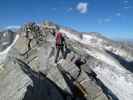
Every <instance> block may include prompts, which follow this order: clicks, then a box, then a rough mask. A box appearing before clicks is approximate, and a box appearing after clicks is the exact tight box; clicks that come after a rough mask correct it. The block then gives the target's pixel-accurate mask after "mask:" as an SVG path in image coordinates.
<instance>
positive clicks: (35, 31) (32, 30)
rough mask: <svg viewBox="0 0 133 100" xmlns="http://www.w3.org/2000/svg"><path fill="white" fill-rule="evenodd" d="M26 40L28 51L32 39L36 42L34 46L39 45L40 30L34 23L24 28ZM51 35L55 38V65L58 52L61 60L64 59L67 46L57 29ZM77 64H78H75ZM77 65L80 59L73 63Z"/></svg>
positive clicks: (62, 35)
mask: <svg viewBox="0 0 133 100" xmlns="http://www.w3.org/2000/svg"><path fill="white" fill-rule="evenodd" d="M25 31H26V35H25V36H26V38H28V40H29V42H28V50H30V49H31V41H32V40H33V39H35V40H36V44H39V41H40V37H41V35H42V34H41V30H40V27H39V26H38V25H37V24H36V23H34V22H30V23H28V24H27V26H26V28H25ZM52 34H53V35H54V36H55V42H56V43H55V47H56V55H55V63H57V62H58V60H59V55H60V52H61V53H62V58H63V59H65V58H66V50H67V44H66V41H65V37H64V34H63V33H62V32H60V31H59V27H58V28H56V29H54V31H53V32H52ZM77 62H78V63H77ZM79 63H81V64H82V62H81V59H80V60H79V59H77V60H76V61H75V64H76V65H77V64H78V65H80V64H79Z"/></svg>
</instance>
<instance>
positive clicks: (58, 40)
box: [56, 32, 62, 45]
mask: <svg viewBox="0 0 133 100" xmlns="http://www.w3.org/2000/svg"><path fill="white" fill-rule="evenodd" d="M61 44H62V33H60V32H57V33H56V45H61Z"/></svg>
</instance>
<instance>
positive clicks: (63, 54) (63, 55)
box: [61, 46, 65, 59]
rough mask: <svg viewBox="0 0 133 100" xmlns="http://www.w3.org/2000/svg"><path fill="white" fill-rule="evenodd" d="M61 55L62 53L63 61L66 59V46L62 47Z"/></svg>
mask: <svg viewBox="0 0 133 100" xmlns="http://www.w3.org/2000/svg"><path fill="white" fill-rule="evenodd" d="M61 53H62V57H63V59H65V52H64V46H61Z"/></svg>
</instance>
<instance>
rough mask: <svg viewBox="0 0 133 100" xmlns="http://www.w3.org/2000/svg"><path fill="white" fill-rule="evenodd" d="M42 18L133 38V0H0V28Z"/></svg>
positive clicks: (122, 37) (86, 29) (78, 27)
mask: <svg viewBox="0 0 133 100" xmlns="http://www.w3.org/2000/svg"><path fill="white" fill-rule="evenodd" d="M44 20H50V21H53V22H55V23H57V24H60V25H63V26H67V27H71V28H73V29H75V30H77V31H81V32H99V33H102V34H103V35H105V36H107V37H109V38H121V39H133V28H132V27H133V0H0V28H2V27H19V26H20V25H23V24H25V23H27V22H29V21H35V22H37V23H41V22H43V21H44Z"/></svg>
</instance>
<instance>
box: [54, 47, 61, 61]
mask: <svg viewBox="0 0 133 100" xmlns="http://www.w3.org/2000/svg"><path fill="white" fill-rule="evenodd" d="M59 53H60V47H56V57H55V63H57V60H58V57H59Z"/></svg>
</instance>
